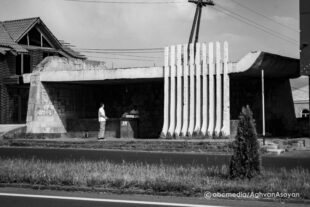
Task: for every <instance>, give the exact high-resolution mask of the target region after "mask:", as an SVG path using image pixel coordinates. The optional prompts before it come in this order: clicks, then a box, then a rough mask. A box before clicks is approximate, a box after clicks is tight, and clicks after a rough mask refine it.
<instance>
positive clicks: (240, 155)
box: [229, 106, 261, 179]
mask: <svg viewBox="0 0 310 207" xmlns="http://www.w3.org/2000/svg"><path fill="white" fill-rule="evenodd" d="M233 150H234V152H233V156H232V157H231V160H230V166H229V176H230V178H241V179H244V178H248V179H251V178H253V177H254V176H256V175H258V174H260V172H261V158H260V154H259V143H258V141H257V133H256V127H255V122H254V120H253V113H252V111H251V109H250V107H249V106H246V107H243V108H242V111H241V113H240V116H239V124H238V129H237V135H236V138H235V141H234V143H233Z"/></svg>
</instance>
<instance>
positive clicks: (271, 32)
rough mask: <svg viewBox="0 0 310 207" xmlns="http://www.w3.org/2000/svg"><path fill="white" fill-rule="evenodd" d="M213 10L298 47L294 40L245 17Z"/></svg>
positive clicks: (227, 11)
mask: <svg viewBox="0 0 310 207" xmlns="http://www.w3.org/2000/svg"><path fill="white" fill-rule="evenodd" d="M213 8H214V9H216V10H217V11H219V12H222V13H224V14H226V15H228V16H230V17H233V18H235V19H236V20H239V21H241V22H243V23H245V24H248V25H250V26H253V27H255V28H257V29H259V30H261V31H263V32H265V33H268V34H270V35H272V36H274V37H277V38H280V39H282V40H285V41H287V42H290V43H292V44H294V45H299V44H298V42H297V41H296V40H294V39H292V38H290V37H287V36H285V35H283V34H280V33H277V32H275V31H273V30H271V29H270V28H268V27H265V26H262V25H260V24H257V23H256V22H254V21H252V20H250V19H248V18H245V17H243V16H241V15H239V14H236V13H234V12H231V11H229V10H226V9H224V8H222V7H220V8H221V9H222V10H223V11H222V10H220V9H219V8H216V7H213ZM234 15H236V16H234Z"/></svg>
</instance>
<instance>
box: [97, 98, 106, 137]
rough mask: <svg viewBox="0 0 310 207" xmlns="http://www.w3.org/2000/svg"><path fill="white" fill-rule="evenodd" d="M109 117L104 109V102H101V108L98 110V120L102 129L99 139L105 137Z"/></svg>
mask: <svg viewBox="0 0 310 207" xmlns="http://www.w3.org/2000/svg"><path fill="white" fill-rule="evenodd" d="M107 119H108V117H107V116H106V115H105V111H104V104H103V103H101V104H100V108H99V110H98V121H99V123H100V130H99V134H98V139H99V140H100V139H104V132H105V123H106V120H107Z"/></svg>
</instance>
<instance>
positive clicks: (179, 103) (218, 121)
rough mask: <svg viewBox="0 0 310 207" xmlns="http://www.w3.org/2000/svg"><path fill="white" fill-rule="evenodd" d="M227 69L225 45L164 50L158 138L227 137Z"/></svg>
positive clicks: (228, 65) (192, 46)
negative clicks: (160, 128) (162, 103)
mask: <svg viewBox="0 0 310 207" xmlns="http://www.w3.org/2000/svg"><path fill="white" fill-rule="evenodd" d="M188 47H189V50H188ZM222 49H223V58H222V56H221V54H222ZM214 50H215V52H214ZM188 51H189V54H188ZM231 67H232V64H231V63H229V62H228V43H227V42H225V43H224V45H223V48H221V44H220V43H219V42H216V43H215V47H214V43H213V42H210V43H209V44H208V45H207V44H206V43H196V45H194V44H190V45H189V46H188V45H187V44H185V45H177V46H175V45H173V46H170V47H166V48H165V67H164V124H163V129H162V133H161V137H162V138H169V137H176V138H177V137H188V138H193V137H204V138H207V137H226V136H229V135H230V99H229V90H230V88H229V76H228V73H229V71H230V68H231Z"/></svg>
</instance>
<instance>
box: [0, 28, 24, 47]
mask: <svg viewBox="0 0 310 207" xmlns="http://www.w3.org/2000/svg"><path fill="white" fill-rule="evenodd" d="M0 48H1V51H7V50H11V49H12V50H15V51H16V52H27V50H25V49H24V48H23V47H22V46H20V45H18V44H17V43H15V42H14V40H13V39H12V37H11V36H10V35H9V33H8V32H7V30H6V29H5V27H4V26H3V24H2V22H0Z"/></svg>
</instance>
